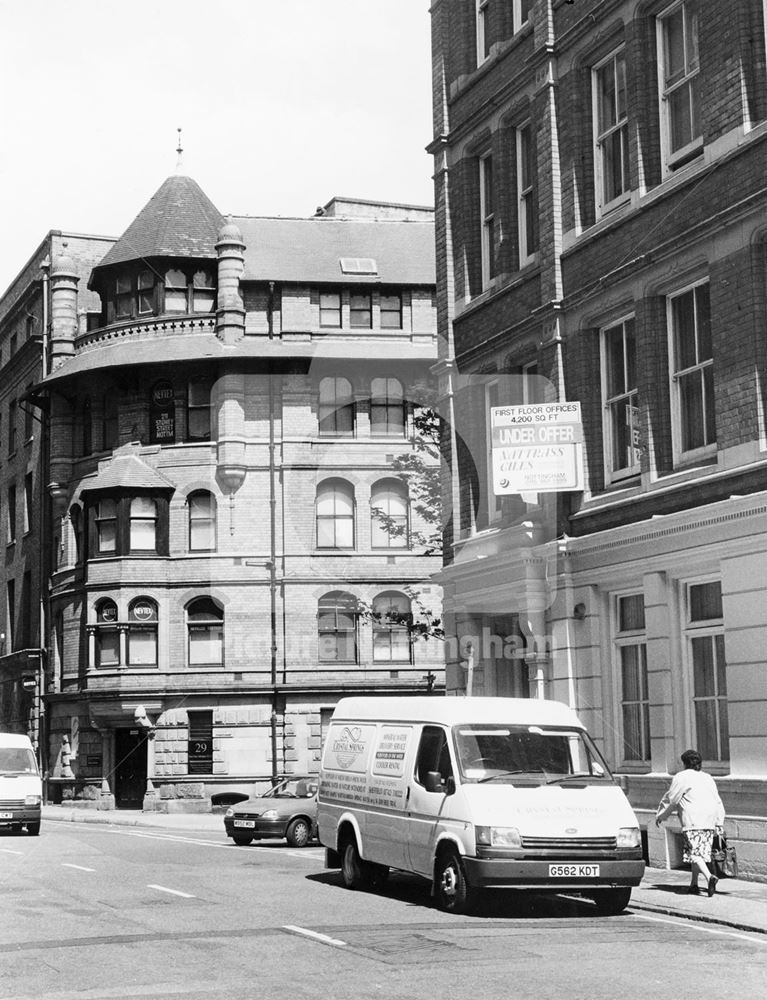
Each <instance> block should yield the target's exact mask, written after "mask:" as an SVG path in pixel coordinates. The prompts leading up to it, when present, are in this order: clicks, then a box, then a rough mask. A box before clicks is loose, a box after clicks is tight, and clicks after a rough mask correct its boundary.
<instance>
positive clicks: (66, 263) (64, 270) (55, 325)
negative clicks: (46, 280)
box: [51, 244, 80, 370]
mask: <svg viewBox="0 0 767 1000" xmlns="http://www.w3.org/2000/svg"><path fill="white" fill-rule="evenodd" d="M64 247H65V253H64V254H62V256H60V257H59V258H58V259H57V260H56V261H54V264H53V269H52V272H51V369H52V370H53V369H56V368H58V367H59V365H61V364H62V363H63V362H64V361H66V359H67V358H69V357H71V356H72V355H73V354H74V353H75V337H76V336H77V285H78V282H79V281H80V278H79V275H78V274H77V271H76V270H75V265H74V261H72V259H71V258H70V257H69V256H68V255H67V254H66V244H64Z"/></svg>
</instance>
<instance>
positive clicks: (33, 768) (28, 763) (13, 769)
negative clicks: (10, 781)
mask: <svg viewBox="0 0 767 1000" xmlns="http://www.w3.org/2000/svg"><path fill="white" fill-rule="evenodd" d="M0 774H37V761H36V760H35V755H34V754H33V753H32V751H31V750H30V749H28V748H27V747H0Z"/></svg>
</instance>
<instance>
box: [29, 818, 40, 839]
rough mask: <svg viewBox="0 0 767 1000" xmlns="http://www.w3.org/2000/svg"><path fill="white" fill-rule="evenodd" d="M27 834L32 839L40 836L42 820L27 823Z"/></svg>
mask: <svg viewBox="0 0 767 1000" xmlns="http://www.w3.org/2000/svg"><path fill="white" fill-rule="evenodd" d="M27 833H28V834H29V836H30V837H39V836H40V820H38V821H37V822H36V823H27Z"/></svg>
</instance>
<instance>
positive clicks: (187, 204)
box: [98, 174, 224, 269]
mask: <svg viewBox="0 0 767 1000" xmlns="http://www.w3.org/2000/svg"><path fill="white" fill-rule="evenodd" d="M223 221H224V220H223V216H222V215H221V213H220V212H219V210H218V209H217V208H216V206H215V205H214V204H213V202H212V201H211V200H210V198H208V196H207V195H206V194H205V192H204V191H203V190H202V188H201V187H200V185H199V184H198V183H197V182H196V181H194V180H192V178H191V177H184V176H183V175H180V174H173V175H172V176H171V177H168V179H167V180H166V181H165V182H164V183H163V184H162V185H161V186H160V188H159V190H158V191H157V192H156V194H155V195H154V196H153V197H152V198H151V199H150V200H149V201H148V202H147V204H146V205H145V206H144V208H142V210H141V211H140V212H139V214H138V215H137V216H136V218H135V219H134V220H133V222H132V223H131V224H130V225H129V226H128V228H127V229H126V230H125V232H124V233H123V235H122V236H121V237H120V239H119V240H118V241H117V242H116V243H115V244H114V245H113V246H112V247H111V248H110V249H109V251H108V252H107V254H106V255H105V256H104V258H103V259H102V260H101V261H100V263H99V265H98V269H101V268H103V267H109V266H110V265H112V264H121V263H124V262H125V261H131V260H140V259H141V258H143V257H203V258H204V257H210V258H215V256H216V241H217V239H218V231H219V229H220V228H221V225H222V223H223Z"/></svg>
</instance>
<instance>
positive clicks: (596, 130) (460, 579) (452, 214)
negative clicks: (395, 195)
mask: <svg viewBox="0 0 767 1000" xmlns="http://www.w3.org/2000/svg"><path fill="white" fill-rule="evenodd" d="M432 24H433V68H434V76H433V79H434V141H433V145H432V147H431V150H432V152H433V154H434V158H435V178H436V197H437V218H436V222H437V258H438V260H437V271H438V274H437V289H438V292H437V308H438V331H439V348H440V378H441V385H442V401H443V407H444V410H445V413H446V415H447V416H448V417H450V427H451V432H450V435H449V440H448V442H447V443H448V445H449V449H448V461H449V464H450V466H451V472H452V478H451V480H450V481H448V482H447V483H446V486H445V499H446V501H447V503H448V504H450V505H451V507H452V517H451V519H450V521H449V523H448V528H447V532H446V549H445V567H444V569H443V571H442V573H441V575H440V582H441V583H442V584H443V586H444V590H445V613H446V618H447V620H448V621H449V623H450V631H451V635H452V638H453V645H452V648H451V654H450V659H449V663H448V672H447V688H448V691H451V690H452V691H461V690H465V689H466V686H467V684H468V683H471V685H472V689H473V692H474V693H484V694H495V693H499V694H504V693H507V694H514V693H516V694H520V693H532V694H545V695H546V696H547V697H553V698H560V699H562V700H564V701H567V702H569V703H571V704H572V705H574V707H575V708H576V709H577V710H578V711H579V713H580V714H581V716H582V717H583V718H584V720H585V721H586V722H587V724H588V725H589V727H590V729H591V730H592V732H594V733H595V734H596V735H597V736H598V737H599V738H600V739H601V743H602V747H603V750H604V752H605V755H606V757H607V759H608V760H609V762H610V763H611V765H612V766H613V767H614V768H615V769H616V771H617V772H619V773H620V775H621V780H622V781H623V782H624V784H625V787H626V789H627V791H628V793H629V795H630V798H631V800H632V802H633V804H634V805H635V807H636V808H637V810H638V813H639V815H640V818H641V820H642V823H643V826H646V828H647V833H648V853H649V856H650V858H651V859H652V860H653V861H654V862H655V863H671V864H673V863H676V862H677V861H678V859H679V856H680V855H679V842H680V837H679V831H678V829H675V828H674V827H673V826H672V827H670V828H667V829H666V830H665V831H661V832H658V831H656V829H655V826H654V824H653V823H652V822H651V819H652V816H653V814H654V809H655V805H656V804H657V801H658V800H659V798H660V796H661V794H662V792H663V791H664V790H665V788H666V787H667V785H668V781H669V775H670V774H672V773H674V772H675V771H677V770H678V769H679V768H680V766H681V765H680V761H679V754H680V752H681V751H683V750H684V749H685V748H687V747H688V746H697V747H698V748H699V749H700V750H701V752H702V753H703V755H704V757H705V759H706V764H705V766H706V767H707V769H708V770H710V771H711V772H712V773H713V774H714V775H715V776H716V778H717V780H718V784H719V787H720V790H721V792H722V796H723V799H724V801H725V805H726V807H727V811H728V817H729V818H728V831H729V833H730V836H731V837H732V838H733V839H734V840H735V841H736V842H737V845H738V851H739V855H740V857H741V859H742V867H743V869H744V870H745V871H746V872H747V873H748V874H749V875H750V876H752V877H755V878H766V877H767V843H765V842H766V841H767V811H766V810H765V806H764V802H765V791H766V790H767V780H766V779H765V777H764V776H765V775H767V739H765V736H766V735H767V729H766V728H765V722H764V719H765V714H766V713H765V709H766V708H767V672H765V669H764V648H765V637H766V636H767V632H765V622H766V621H767V521H766V520H765V512H767V436H766V434H765V403H764V386H765V357H766V352H767V347H766V345H767V340H765V334H764V331H765V321H766V319H767V310H766V307H767V300H766V298H765V278H766V275H767V269H766V268H765V263H766V261H767V255H766V254H765V235H766V234H767V200H766V199H765V194H766V193H767V192H766V190H765V186H764V177H765V173H766V169H765V168H766V167H767V65H766V62H765V9H764V4H763V3H762V0H748V2H744V3H740V4H735V5H733V4H730V3H725V2H719V0H671V2H669V0H656V2H648V0H645V2H635V0H634V2H627V0H626V2H620V0H601V2H596V0H575V2H566V0H529V2H525V0H513V2H501V0H435V2H434V3H433V5H432ZM555 400H559V401H577V402H579V403H580V406H581V412H582V418H583V428H584V443H583V448H582V453H583V482H582V485H583V489H582V490H579V491H578V492H575V491H570V492H564V493H560V494H554V493H539V494H538V495H537V496H529V495H527V496H524V497H522V496H519V495H517V496H505V497H497V496H496V495H495V492H494V488H493V487H492V485H491V476H490V471H489V467H488V463H489V456H490V444H489V436H488V431H487V427H488V421H487V413H488V412H489V409H490V407H492V406H495V405H503V404H511V403H523V402H539V401H540V402H543V403H545V402H551V401H555ZM471 637H473V641H472V642H471V647H472V648H471V650H469V645H468V641H467V639H468V640H470V639H471Z"/></svg>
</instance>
